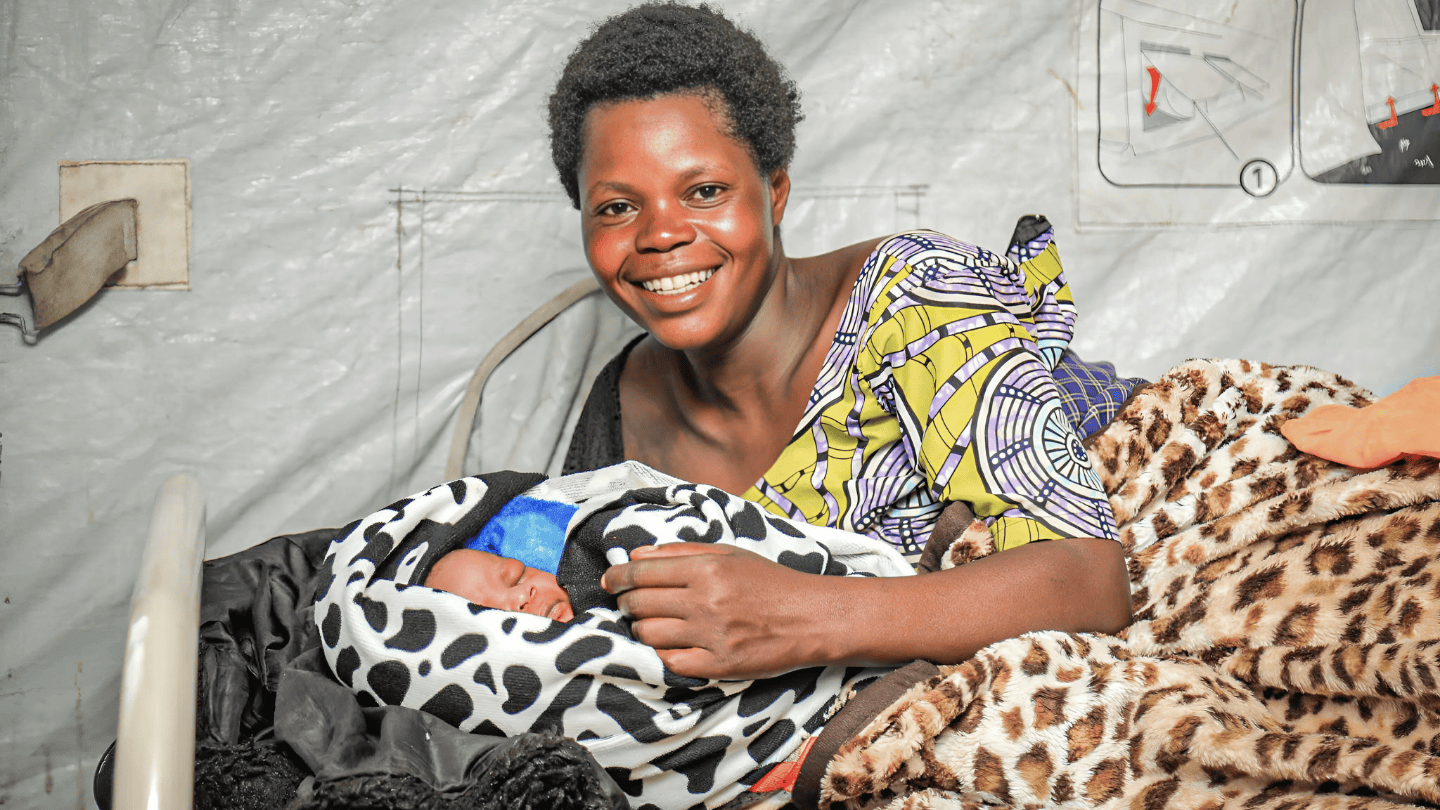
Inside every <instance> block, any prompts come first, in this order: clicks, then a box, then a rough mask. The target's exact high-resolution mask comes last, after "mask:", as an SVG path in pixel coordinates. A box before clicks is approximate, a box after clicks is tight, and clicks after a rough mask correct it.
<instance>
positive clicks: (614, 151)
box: [580, 93, 754, 186]
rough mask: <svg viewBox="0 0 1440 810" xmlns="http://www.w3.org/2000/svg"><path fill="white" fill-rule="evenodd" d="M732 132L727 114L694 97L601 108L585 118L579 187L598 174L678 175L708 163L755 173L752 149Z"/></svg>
mask: <svg viewBox="0 0 1440 810" xmlns="http://www.w3.org/2000/svg"><path fill="white" fill-rule="evenodd" d="M729 130H730V127H729V122H728V121H727V120H725V116H724V114H723V113H720V112H717V111H716V110H715V109H714V106H713V105H712V104H711V103H709V102H708V101H706V100H705V99H704V98H702V97H701V96H700V95H697V94H693V93H683V94H671V95H664V96H657V97H655V98H653V99H631V100H627V101H613V102H607V103H605V104H603V105H597V106H595V107H594V108H592V109H591V110H590V112H589V113H587V114H586V116H585V129H584V140H583V149H582V154H581V161H580V174H581V177H582V183H581V184H582V186H585V185H588V184H589V183H590V182H594V181H595V180H596V179H601V178H597V177H595V176H594V175H596V174H597V173H602V174H609V173H611V172H619V173H622V174H623V173H625V172H626V171H627V170H630V169H642V168H643V170H645V171H647V172H650V171H654V170H655V169H656V168H660V167H662V166H663V167H664V168H668V169H672V170H674V171H677V172H684V171H690V170H692V169H694V168H696V167H703V166H704V164H711V166H712V168H719V166H717V165H715V164H726V165H729V164H735V163H739V164H740V165H741V166H747V167H749V168H753V167H754V160H753V159H752V158H751V156H750V153H749V150H748V149H747V148H746V146H745V144H744V143H742V142H741V141H739V140H738V139H736V138H735V137H734V136H733V135H732V134H730V131H729ZM587 174H588V175H591V176H590V177H588V178H587Z"/></svg>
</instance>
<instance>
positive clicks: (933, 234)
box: [874, 229, 1013, 271]
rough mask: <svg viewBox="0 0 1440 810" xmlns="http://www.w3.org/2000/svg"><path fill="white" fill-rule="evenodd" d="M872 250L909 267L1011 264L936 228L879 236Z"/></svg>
mask: <svg viewBox="0 0 1440 810" xmlns="http://www.w3.org/2000/svg"><path fill="white" fill-rule="evenodd" d="M874 252H875V255H876V256H885V257H893V258H894V259H896V260H897V261H899V262H901V263H903V264H905V265H907V266H908V267H911V268H915V267H918V266H928V265H934V264H958V266H961V267H974V268H986V269H989V268H998V269H1001V270H1005V271H1008V270H1010V269H1011V268H1012V266H1013V265H1012V263H1011V262H1010V261H1009V260H1008V259H1006V258H1005V257H1004V256H1003V255H1001V254H999V253H995V252H993V251H990V250H986V249H985V248H982V247H978V246H976V245H972V244H970V243H969V242H963V241H961V240H959V239H956V238H955V237H953V236H950V235H948V234H944V233H941V232H939V231H932V230H925V229H917V230H912V231H902V232H900V233H897V234H895V235H894V236H890V237H886V238H884V239H881V240H880V242H879V244H878V245H876V247H875V251H874Z"/></svg>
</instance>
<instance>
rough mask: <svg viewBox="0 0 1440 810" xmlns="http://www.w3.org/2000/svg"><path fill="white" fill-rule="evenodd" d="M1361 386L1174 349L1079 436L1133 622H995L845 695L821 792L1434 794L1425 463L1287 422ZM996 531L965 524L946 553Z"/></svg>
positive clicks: (1168, 797)
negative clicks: (1080, 628)
mask: <svg viewBox="0 0 1440 810" xmlns="http://www.w3.org/2000/svg"><path fill="white" fill-rule="evenodd" d="M1370 399H1371V396H1370V394H1368V393H1366V392H1365V391H1363V390H1361V389H1360V388H1358V387H1356V386H1355V385H1353V384H1352V383H1350V382H1348V381H1346V380H1344V379H1341V378H1339V377H1336V376H1335V375H1333V374H1328V373H1325V372H1322V371H1317V370H1315V369H1312V368H1306V367H1288V368H1287V367H1279V366H1268V365H1263V364H1258V363H1250V362H1245V361H1234V360H1231V361H1200V360H1197V361H1190V362H1187V363H1185V364H1183V365H1180V366H1178V367H1176V368H1175V369H1173V370H1172V371H1170V372H1169V373H1168V374H1166V375H1165V376H1164V377H1163V378H1162V379H1160V380H1159V381H1158V382H1157V383H1156V384H1154V385H1153V386H1151V387H1150V388H1148V389H1147V390H1145V391H1144V392H1143V393H1141V394H1139V395H1138V396H1136V397H1135V398H1133V399H1132V400H1131V402H1130V403H1129V404H1128V405H1127V406H1126V407H1125V408H1124V409H1123V410H1122V411H1121V413H1120V414H1119V415H1118V416H1117V418H1116V419H1115V420H1114V421H1113V422H1112V423H1111V424H1110V425H1109V426H1108V427H1107V428H1106V429H1105V430H1103V431H1102V432H1100V433H1099V434H1097V435H1096V436H1093V437H1091V439H1090V440H1087V445H1088V446H1089V450H1090V454H1091V458H1092V461H1093V462H1094V464H1095V467H1096V469H1097V470H1098V471H1099V473H1100V475H1101V478H1102V481H1103V483H1104V485H1105V488H1106V491H1107V493H1108V494H1109V496H1110V502H1111V505H1112V506H1113V507H1114V509H1115V513H1116V518H1117V520H1118V521H1119V524H1120V526H1121V534H1122V539H1123V541H1124V543H1125V544H1126V548H1127V551H1128V552H1129V565H1130V580H1131V590H1132V598H1133V604H1134V611H1135V622H1134V624H1132V625H1131V626H1130V627H1129V628H1128V629H1127V630H1126V631H1124V632H1123V633H1121V634H1120V635H1119V636H1118V637H1110V636H1098V635H1083V634H1081V635H1067V634H1061V633H1034V634H1029V635H1026V636H1022V637H1019V638H1015V639H1010V640H1008V641H1004V642H1001V643H999V644H995V645H992V646H991V647H988V648H986V649H985V650H982V651H981V652H980V653H979V654H977V655H976V656H975V657H974V658H973V659H971V660H970V661H967V662H966V663H964V664H961V665H958V666H947V667H940V668H939V669H938V670H933V673H934V674H932V675H930V676H929V677H923V678H922V679H920V680H918V681H917V682H915V683H913V685H911V686H909V688H908V689H904V691H903V693H900V694H901V696H900V697H899V698H898V699H896V700H894V701H893V702H892V703H890V704H889V705H888V706H887V707H884V708H882V709H881V710H880V711H878V713H874V714H872V715H871V716H869V717H868V718H860V719H859V721H858V723H857V721H856V718H847V717H846V716H845V714H846V711H849V707H847V709H846V710H842V712H841V713H840V716H837V717H836V718H835V719H834V720H832V727H835V728H839V727H841V726H842V725H845V724H844V723H842V720H848V721H849V722H850V723H851V725H850V726H849V727H851V728H858V729H859V730H858V732H856V733H854V734H853V736H849V737H848V741H846V742H843V744H841V745H839V746H838V750H837V751H836V753H835V754H834V756H833V757H831V758H830V759H828V760H827V761H826V762H823V763H818V764H819V765H820V766H822V767H820V768H816V769H815V772H816V773H817V774H820V776H818V777H817V782H818V784H817V785H815V788H816V789H815V791H814V794H815V796H816V797H817V798H818V803H819V804H820V805H821V806H824V807H845V808H853V807H871V806H884V807H887V808H890V809H891V810H902V809H904V810H919V809H920V808H975V807H980V806H1002V807H1015V808H1021V807H1042V806H1044V807H1050V806H1063V807H1127V808H1128V807H1133V808H1145V810H1162V808H1217V809H1218V808H1245V810H1298V809H1299V808H1322V807H1323V808H1362V807H1363V808H1391V807H1397V806H1414V805H1421V806H1427V807H1434V806H1436V805H1437V804H1440V462H1437V461H1436V460H1435V459H1419V458H1412V459H1405V460H1401V461H1398V462H1396V463H1394V464H1391V465H1389V466H1387V467H1383V468H1380V469H1376V470H1368V471H1367V470H1358V469H1352V468H1349V467H1343V466H1340V465H1337V464H1333V463H1330V462H1327V461H1324V460H1321V459H1318V458H1315V457H1313V456H1309V455H1305V454H1303V453H1300V452H1299V451H1297V450H1296V449H1295V448H1294V447H1293V446H1291V445H1290V444H1289V443H1288V442H1287V441H1286V440H1285V439H1284V438H1283V437H1282V436H1281V434H1280V430H1279V428H1280V426H1281V425H1282V424H1284V423H1285V422H1286V421H1287V420H1289V419H1291V418H1294V417H1296V416H1299V415H1300V414H1303V413H1305V412H1306V411H1307V410H1309V409H1310V408H1313V407H1315V406H1318V405H1322V404H1326V403H1339V404H1345V405H1356V406H1363V405H1365V404H1368V402H1369V400H1370ZM988 549H989V543H988V537H987V536H986V535H985V532H984V526H983V524H974V525H972V526H971V529H970V531H968V532H966V533H965V534H964V535H962V537H961V538H960V540H958V541H957V542H956V543H955V545H954V546H952V547H951V549H950V551H949V553H948V555H947V556H946V558H945V564H946V565H955V564H960V563H964V562H967V561H968V560H970V559H973V558H975V557H977V556H980V555H983V554H985V553H988ZM873 688H878V687H872V689H873ZM902 688H903V686H902ZM859 703H861V701H860V700H856V701H854V702H852V703H851V704H850V707H854V706H857V705H858V704H859ZM825 742H826V741H825V739H824V737H823V736H822V737H821V740H820V744H819V745H817V746H816V748H817V750H818V749H820V748H822V747H824V745H825ZM807 766H809V763H807ZM801 782H802V783H804V782H805V776H804V774H803V773H802V778H801ZM802 788H805V786H804V785H803V784H797V786H796V798H797V799H799V798H800V797H801V795H802V793H804V792H806V791H805V790H802ZM807 795H808V793H807ZM802 806H803V804H802Z"/></svg>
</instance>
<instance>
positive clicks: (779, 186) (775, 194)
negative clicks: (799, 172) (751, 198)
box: [770, 169, 790, 226]
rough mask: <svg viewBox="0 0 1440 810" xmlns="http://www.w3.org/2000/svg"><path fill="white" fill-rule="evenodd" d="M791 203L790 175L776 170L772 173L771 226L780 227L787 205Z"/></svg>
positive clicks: (782, 170) (781, 170)
mask: <svg viewBox="0 0 1440 810" xmlns="http://www.w3.org/2000/svg"><path fill="white" fill-rule="evenodd" d="M789 201H790V173H789V172H787V171H785V170H784V169H776V170H775V171H773V172H771V173H770V224H771V225H776V226H778V225H779V224H780V220H782V219H784V218H785V203H787V202H789Z"/></svg>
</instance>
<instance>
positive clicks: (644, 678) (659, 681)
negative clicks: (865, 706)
mask: <svg viewBox="0 0 1440 810" xmlns="http://www.w3.org/2000/svg"><path fill="white" fill-rule="evenodd" d="M537 478H538V476H523V475H520V474H516V473H498V474H492V475H482V476H479V477H473V478H464V479H460V480H458V481H452V482H449V483H448V484H443V485H440V486H437V487H434V488H432V489H430V490H428V491H426V492H424V493H421V494H419V495H416V496H415V497H413V498H407V499H404V500H402V501H400V502H398V503H396V504H393V505H392V506H390V507H387V508H386V509H382V510H380V511H379V512H376V513H374V514H372V515H370V516H368V517H366V518H364V519H362V520H361V521H359V522H358V523H357V524H355V525H354V527H353V528H352V529H351V530H350V531H349V532H348V533H347V534H346V535H344V536H343V537H341V538H340V539H339V540H337V541H335V542H334V543H333V544H332V545H331V547H330V551H329V554H328V555H327V557H326V559H325V563H324V565H325V566H327V567H328V569H329V573H328V574H327V575H326V576H324V577H322V580H321V581H322V584H321V586H320V588H319V589H318V597H317V601H316V610H315V620H316V622H317V624H318V625H319V629H320V635H321V639H322V649H323V651H324V654H325V658H326V660H327V661H328V663H329V665H330V667H331V669H332V671H333V673H334V674H335V676H336V677H337V678H338V679H339V680H340V681H341V682H342V683H344V684H346V685H347V686H349V687H350V688H351V689H352V690H354V691H355V692H356V694H357V695H358V697H359V699H360V701H361V702H362V703H364V704H373V705H401V706H409V707H412V708H418V709H421V710H423V711H426V712H429V713H431V714H433V715H436V716H437V717H440V718H442V719H444V720H446V721H447V722H449V723H451V724H453V725H455V726H457V727H458V728H460V729H462V730H465V731H474V732H478V733H488V734H497V735H511V734H517V733H521V732H525V731H542V730H548V731H552V732H556V733H559V734H562V735H564V736H566V737H570V738H572V739H574V740H577V741H578V742H580V744H582V745H583V746H585V747H586V748H587V749H588V750H589V751H590V752H591V754H593V755H594V757H595V758H596V759H597V760H598V761H599V762H600V764H601V765H602V766H604V767H605V768H606V770H607V771H608V772H609V773H610V774H611V776H612V777H614V778H615V779H616V781H617V782H618V783H619V784H620V785H621V787H622V788H623V789H624V790H625V791H626V793H628V794H629V795H630V796H632V797H634V798H635V799H636V800H637V802H638V805H639V806H646V805H656V806H660V807H690V806H696V805H701V806H705V807H718V806H720V805H723V804H725V803H727V802H729V801H731V800H732V799H734V798H735V797H736V796H738V795H739V794H740V793H741V792H743V791H744V790H745V789H746V788H747V786H748V785H752V784H754V783H755V782H756V781H758V780H759V779H760V778H761V777H762V776H764V775H765V773H767V772H768V771H769V770H770V768H771V767H772V766H773V765H774V764H775V763H778V762H781V761H783V760H784V759H785V758H786V757H787V756H789V755H790V754H791V753H792V752H793V751H794V750H795V749H796V748H797V747H798V746H799V745H800V743H801V742H802V741H803V740H804V738H805V737H807V736H809V735H810V734H812V733H814V732H815V731H816V729H818V728H819V727H820V726H821V725H823V724H824V722H825V719H826V718H827V717H828V715H829V714H830V713H831V712H832V711H833V709H834V706H835V703H836V698H837V696H839V695H841V694H843V693H845V692H846V691H847V690H849V689H852V688H854V687H856V686H858V685H859V682H861V681H864V680H867V679H869V678H873V677H875V676H876V675H877V674H878V673H879V672H881V670H867V669H860V668H844V667H825V668H811V669H804V670H797V671H795V672H791V673H788V674H786V675H783V676H780V677H777V678H772V679H767V680H763V681H712V680H702V679H696V678H687V677H682V676H679V675H676V674H675V673H673V672H671V671H669V670H668V669H667V668H666V667H665V666H664V664H663V663H662V662H661V660H660V658H659V656H658V655H657V654H656V653H655V651H654V649H652V648H650V647H648V646H646V645H644V644H641V643H640V642H638V641H635V640H634V639H632V638H631V636H630V634H629V633H628V632H627V629H626V620H625V618H624V617H623V616H621V614H620V613H619V611H617V610H615V609H614V607H613V601H609V600H610V597H609V596H608V595H607V594H604V592H603V591H602V590H600V589H599V587H598V575H599V572H602V571H603V570H604V568H605V567H606V566H608V565H610V564H615V563H618V562H624V561H625V560H626V559H628V555H629V551H630V550H632V549H633V548H635V547H637V546H639V545H648V544H650V543H652V542H654V543H666V542H680V541H692V542H718V543H728V544H733V545H736V546H740V547H743V548H747V549H750V550H752V551H755V552H756V553H759V554H761V555H763V556H765V557H767V558H769V559H772V560H775V561H776V562H780V563H781V564H786V565H789V566H791V567H793V568H798V569H800V570H806V571H810V572H812V573H820V574H837V575H861V576H902V575H906V574H910V573H912V569H911V568H910V566H909V565H908V564H906V563H905V562H904V560H903V559H902V558H901V557H900V555H899V554H898V553H897V552H895V550H894V549H892V548H891V547H889V546H888V545H885V544H883V543H881V542H879V541H875V540H872V539H870V538H866V537H862V536H858V535H853V534H850V533H847V532H841V531H838V530H835V529H828V528H824V527H816V526H809V525H806V524H796V523H793V522H790V521H785V520H783V519H781V518H778V517H775V516H773V515H770V514H768V513H765V512H764V511H763V510H761V509H760V508H759V507H757V506H755V505H754V504H752V503H750V502H748V501H745V500H743V499H740V498H736V497H733V496H729V495H727V494H726V493H724V492H723V491H720V490H718V489H715V488H713V487H709V486H704V485H696V484H687V483H682V482H677V481H675V480H674V479H669V478H666V477H665V476H662V475H660V474H659V473H656V472H654V471H653V470H650V469H649V468H646V467H643V466H642V465H638V464H635V463H633V462H628V463H626V464H622V465H617V466H616V467H611V468H606V469H604V470H598V471H595V472H591V473H582V474H579V475H574V476H566V477H564V478H558V479H554V480H550V481H541V482H539V483H536V479H537ZM522 492H523V494H525V495H526V496H528V497H531V498H537V499H550V500H562V501H567V502H570V503H574V504H577V505H578V506H579V510H578V512H577V513H576V515H575V517H574V519H573V520H572V521H571V524H570V528H569V531H568V538H569V539H568V541H567V549H566V555H565V559H564V560H562V564H561V575H562V577H561V578H562V581H564V582H565V584H566V586H567V589H568V590H570V591H571V594H572V602H573V603H574V606H575V609H576V611H577V615H576V618H575V619H574V621H572V622H569V623H561V622H554V621H551V620H549V619H546V618H543V617H539V616H532V615H528V614H521V613H512V612H508V611H502V610H491V609H485V608H481V607H479V606H476V605H472V604H471V603H470V602H469V601H467V600H466V599H464V598H463V597H460V596H456V595H454V594H450V593H445V592H441V591H436V590H432V589H430V588H427V587H424V586H423V585H421V584H419V583H421V582H423V581H424V577H425V573H426V572H428V570H429V568H430V566H431V565H432V564H433V563H434V562H435V560H437V559H439V557H440V556H443V554H445V553H447V552H448V551H450V550H453V549H455V548H458V547H460V546H461V545H462V544H463V543H464V542H465V541H466V540H467V539H469V538H470V537H473V536H474V535H475V533H476V532H478V531H479V529H480V528H481V526H483V524H484V522H485V520H486V519H488V516H493V515H494V514H495V513H496V512H497V511H498V510H499V508H500V506H502V505H503V504H504V503H505V502H506V501H507V500H509V499H510V498H513V497H514V496H516V495H519V494H522ZM587 571H588V573H586V572H587ZM327 583H328V584H327ZM587 583H588V585H589V587H591V588H592V590H591V591H588V592H587V591H585V588H586V587H587ZM607 602H608V604H607Z"/></svg>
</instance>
